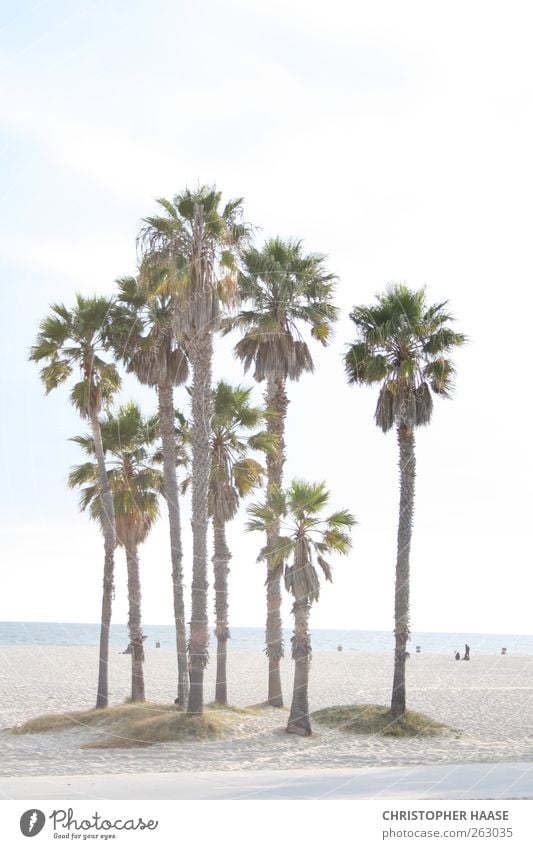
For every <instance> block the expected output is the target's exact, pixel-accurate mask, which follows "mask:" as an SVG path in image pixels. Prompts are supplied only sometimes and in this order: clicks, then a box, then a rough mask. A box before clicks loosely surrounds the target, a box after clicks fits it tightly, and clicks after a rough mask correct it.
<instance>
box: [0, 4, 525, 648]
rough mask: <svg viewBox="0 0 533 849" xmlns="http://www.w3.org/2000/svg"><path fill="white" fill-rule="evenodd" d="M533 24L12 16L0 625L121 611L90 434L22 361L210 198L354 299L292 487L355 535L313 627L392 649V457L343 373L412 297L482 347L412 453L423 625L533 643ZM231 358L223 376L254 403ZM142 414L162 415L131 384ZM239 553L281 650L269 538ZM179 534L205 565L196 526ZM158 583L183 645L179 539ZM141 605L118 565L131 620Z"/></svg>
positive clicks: (242, 582)
mask: <svg viewBox="0 0 533 849" xmlns="http://www.w3.org/2000/svg"><path fill="white" fill-rule="evenodd" d="M528 7H529V4H528V3H526V2H523V3H522V2H510V3H506V4H501V3H492V2H486V0H485V2H464V0H462V2H454V0H452V2H450V0H449V1H448V2H447V3H428V2H427V0H421V2H409V0H403V1H402V2H401V3H398V2H397V0H393V2H380V0H374V2H370V1H369V0H366V2H349V3H348V2H339V0H329V2H327V3H324V2H322V3H316V2H312V0H311V2H310V0H305V2H304V0H301V2H300V0H284V2H281V0H264V2H263V0H224V2H217V0H204V2H202V3H188V2H179V0H178V2H176V0H172V2H171V0H167V2H166V1H165V0H151V2H150V3H148V2H140V0H128V2H126V1H125V0H114V1H113V2H112V3H109V2H103V0H92V2H91V3H86V2H80V0H68V2H67V0H48V2H47V0H42V2H31V3H30V2H27V0H2V2H1V3H0V8H1V10H2V16H1V18H2V24H1V27H0V40H1V48H2V50H1V60H0V62H1V74H0V121H1V130H2V147H1V150H2V156H1V161H0V168H1V180H2V204H1V216H2V220H1V222H0V233H1V240H0V242H1V244H0V272H1V277H0V279H1V285H2V296H3V309H2V311H1V312H0V320H1V322H2V328H1V329H2V332H1V335H0V339H1V344H2V352H1V359H0V364H1V369H2V394H1V399H2V413H1V433H2V441H1V450H2V457H1V470H2V482H3V485H2V487H1V491H0V498H1V510H0V517H1V557H2V564H3V568H2V575H3V578H2V585H3V587H2V592H1V593H0V619H24V620H33V619H36V620H51V621H56V620H60V621H97V620H98V619H99V612H100V590H101V573H102V543H101V538H100V534H99V532H98V529H97V527H96V526H94V525H92V524H91V523H90V522H89V520H88V519H87V518H86V517H85V516H84V515H80V514H79V512H78V509H77V496H76V494H75V493H73V492H71V491H69V490H68V489H67V487H66V478H67V475H68V471H69V468H70V466H71V465H72V464H73V463H76V462H77V461H78V460H79V456H80V455H79V452H78V450H77V448H76V447H75V446H74V445H72V444H71V443H69V442H68V441H67V440H68V438H69V437H70V436H72V435H74V434H77V433H80V432H82V433H83V432H86V430H87V428H86V425H85V424H83V423H81V422H80V420H79V419H78V417H77V415H76V414H75V412H74V411H73V410H72V409H71V407H70V405H69V402H68V392H67V390H66V389H65V390H58V391H56V392H55V393H53V394H52V395H51V396H49V397H48V398H45V397H44V396H43V391H42V387H41V384H40V381H39V377H38V370H37V368H36V367H35V365H33V364H30V363H28V362H27V355H28V350H29V347H30V345H31V344H32V342H33V340H34V337H35V333H36V330H37V325H38V322H39V320H40V318H41V317H42V316H43V315H44V314H45V313H46V311H47V309H48V305H49V303H50V302H51V301H55V300H64V301H65V302H66V303H71V302H72V299H73V294H74V292H75V291H76V290H80V291H82V292H84V293H92V292H98V293H111V292H112V291H113V281H114V279H115V277H117V276H119V275H123V274H126V273H131V272H134V270H135V236H136V233H137V230H138V227H139V221H140V219H141V218H142V217H143V216H145V215H148V214H150V213H151V212H152V211H153V209H154V202H153V199H154V198H155V197H157V196H159V195H168V196H171V195H172V194H173V193H175V192H177V191H179V190H180V189H182V188H183V187H185V186H186V185H189V186H194V185H196V183H197V182H198V181H200V182H214V181H216V183H217V185H218V187H219V188H220V189H221V190H222V191H223V192H224V195H225V196H226V197H232V196H236V195H238V196H240V195H243V196H244V197H245V208H246V216H247V218H248V220H249V221H251V222H253V223H254V224H256V225H258V226H260V227H261V228H262V231H261V233H260V234H259V239H260V240H262V239H263V238H265V237H269V236H273V235H276V234H279V235H281V236H283V237H300V238H302V239H303V240H304V243H305V246H306V248H307V249H308V250H310V251H320V252H324V253H326V254H328V256H329V266H330V268H331V270H332V271H334V272H336V273H337V274H338V275H339V285H338V293H337V302H338V305H339V307H340V308H341V310H342V319H341V320H340V321H339V324H338V327H337V329H336V336H335V341H334V344H333V345H332V346H331V348H329V349H327V350H322V349H320V350H319V349H318V348H317V347H316V346H315V347H314V352H313V353H314V356H315V364H316V372H315V374H314V375H313V376H305V377H304V378H303V379H302V380H301V381H300V382H299V383H298V384H291V385H290V386H289V396H290V401H291V403H290V406H289V417H288V438H287V442H288V461H287V467H286V471H287V478H289V477H290V476H292V475H298V476H302V477H305V478H308V479H319V480H321V479H325V480H326V481H327V483H328V485H329V487H330V489H331V492H332V499H333V504H334V506H338V507H343V506H346V507H349V508H350V509H351V510H352V511H353V512H354V513H355V514H356V515H357V517H358V520H359V525H358V527H357V529H356V530H355V532H354V548H353V553H352V555H351V556H350V558H346V559H345V562H344V560H342V559H341V560H339V561H338V562H336V563H335V582H334V584H333V585H327V586H326V587H325V589H324V592H323V596H322V598H321V600H320V603H319V604H318V605H317V606H316V607H315V609H314V610H313V613H312V625H314V626H315V627H345V628H356V629H357V628H363V629H367V628H376V629H388V628H392V608H393V574H394V563H395V546H396V523H397V509H398V469H397V454H396V441H395V437H394V435H393V434H392V433H391V434H389V435H387V436H385V435H383V434H382V433H381V432H380V431H378V430H377V428H376V427H375V425H374V423H373V412H374V407H375V397H376V392H375V391H370V390H363V389H358V388H352V387H348V386H347V385H346V384H345V380H344V376H343V369H342V362H341V355H342V351H343V349H344V346H345V344H346V343H347V342H348V341H349V340H350V339H351V338H353V334H352V329H351V326H350V325H351V323H350V321H349V319H348V312H349V310H350V308H351V307H352V306H353V305H354V304H356V303H366V302H369V301H371V300H372V298H373V297H374V295H375V293H376V292H377V291H379V290H381V289H382V288H383V287H384V286H385V285H386V284H387V283H388V282H391V281H404V282H406V283H408V284H409V285H410V286H412V287H420V286H423V285H426V286H427V295H428V299H429V300H431V301H437V300H441V299H445V298H449V300H450V302H451V307H452V310H453V312H454V313H455V315H456V316H457V328H458V329H460V330H462V331H464V332H466V333H468V334H469V336H470V337H471V342H470V344H469V346H468V347H467V348H465V349H464V350H463V351H461V353H460V355H459V356H458V357H457V360H456V362H457V368H458V377H457V390H456V395H455V398H454V400H453V401H442V402H440V401H438V400H437V401H436V403H435V411H434V418H433V423H432V424H431V426H430V427H429V428H427V429H425V430H423V431H420V432H419V433H418V436H417V462H418V466H417V494H416V509H415V528H414V536H413V548H412V623H413V627H414V628H415V629H418V630H435V631H437V630H447V631H453V630H459V631H460V630H463V631H470V632H472V631H493V632H510V633H518V632H523V633H531V632H532V631H533V627H532V615H531V598H532V596H533V578H532V574H533V573H532V569H531V554H530V549H531V542H530V527H531V518H530V516H531V495H532V469H531V441H532V440H531V419H530V417H529V415H528V412H529V410H530V407H531V405H530V400H529V393H530V372H529V366H528V363H529V359H530V340H529V321H530V314H531V305H532V294H531V292H532V286H531V284H532V270H533V260H532V251H531V240H532V230H533V214H532V198H533V164H532V163H533V120H532V119H533V105H532V104H533V54H532V52H531V43H530V39H531V24H532V21H531V20H530V12H529V8H528ZM524 322H525V323H524ZM231 344H232V343H230V342H226V341H225V342H224V343H219V344H218V345H217V349H216V364H215V369H216V374H217V376H225V377H226V378H229V379H231V380H232V381H233V382H239V381H240V382H244V383H245V384H247V385H251V382H252V381H251V378H250V377H247V378H243V375H242V373H241V371H240V366H239V365H238V364H237V363H236V361H234V360H233V358H232V356H231ZM259 392H260V390H258V396H257V397H259ZM123 398H124V399H125V400H127V399H128V398H135V399H138V400H140V401H142V403H143V405H144V406H145V408H146V409H147V410H151V409H153V408H154V405H155V401H154V397H153V396H152V394H151V393H150V392H148V391H146V390H141V389H140V387H138V386H137V385H136V384H135V382H134V381H132V380H128V381H127V382H126V385H125V391H124V395H123ZM176 402H177V405H178V406H184V405H185V403H186V400H185V393H184V392H183V391H181V392H178V393H177V395H176ZM242 527H243V526H242V520H241V518H239V519H237V520H236V521H235V522H234V523H233V524H232V526H231V529H230V533H229V538H230V547H231V549H232V552H233V555H234V557H233V562H232V572H231V585H230V589H231V599H230V608H231V618H232V621H233V623H234V624H238V625H262V624H263V620H264V588H263V583H264V577H265V575H264V566H262V565H257V564H256V563H255V558H256V554H257V551H258V548H259V546H260V545H261V544H262V540H261V538H260V536H259V535H245V534H244V532H243V529H242ZM184 530H185V547H186V553H187V558H186V559H187V564H189V563H190V533H189V514H188V505H187V504H184ZM141 557H142V580H143V602H144V619H145V621H146V622H148V623H150V622H152V623H155V622H171V621H172V612H171V608H172V604H171V593H170V588H171V584H170V574H169V573H170V565H169V562H168V554H167V527H166V523H165V521H164V520H162V521H161V522H160V523H159V526H158V527H157V529H156V530H155V531H154V532H153V534H152V536H151V538H150V541H149V542H148V543H147V544H146V545H145V546H144V547H143V549H142V551H141ZM189 573H190V570H189V568H187V578H188V579H189ZM187 583H188V587H187V597H188V596H189V580H188V582H187ZM124 586H125V564H124V560H123V554H122V553H119V554H118V556H117V599H116V606H115V611H116V613H115V621H122V622H123V621H125V619H126V604H125V593H124ZM288 611H289V603H288V602H287V603H286V624H287V625H288V624H289V623H290V619H289V616H288Z"/></svg>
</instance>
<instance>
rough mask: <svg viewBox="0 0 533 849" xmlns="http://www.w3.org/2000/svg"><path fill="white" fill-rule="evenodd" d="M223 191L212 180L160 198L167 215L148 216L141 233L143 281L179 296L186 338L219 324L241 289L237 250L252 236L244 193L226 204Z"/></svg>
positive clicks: (180, 330)
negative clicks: (227, 304) (245, 215)
mask: <svg viewBox="0 0 533 849" xmlns="http://www.w3.org/2000/svg"><path fill="white" fill-rule="evenodd" d="M221 198H222V194H221V192H219V191H217V190H216V189H215V188H214V187H211V186H201V187H200V188H198V189H197V190H196V191H190V190H189V189H185V191H183V192H181V193H180V194H178V195H176V196H175V197H174V198H173V200H172V201H170V200H167V199H166V198H158V200H157V203H158V204H159V206H160V207H161V208H162V211H163V214H162V215H153V216H150V217H148V218H145V219H144V226H143V228H142V229H141V232H140V234H139V238H138V244H139V248H140V253H141V281H142V282H143V284H144V285H147V286H148V287H153V286H154V280H156V281H157V285H156V291H157V292H158V293H159V294H170V295H173V296H174V297H175V298H176V301H177V309H176V312H175V323H176V326H177V331H178V333H179V335H180V338H183V339H184V340H185V341H191V340H192V339H193V338H194V336H195V334H197V333H198V332H201V331H202V330H206V329H208V328H209V329H211V330H213V329H215V327H216V324H217V322H218V319H219V314H220V301H221V300H225V299H226V300H229V301H231V300H232V299H233V297H234V296H235V294H236V273H237V260H236V250H237V249H238V248H239V247H240V246H241V245H242V244H243V243H244V242H245V241H246V240H247V238H248V234H249V227H248V226H247V225H246V224H244V223H243V221H242V198H236V199H234V200H231V201H229V202H228V203H226V205H225V206H224V207H223V208H222V209H221V208H220V204H221Z"/></svg>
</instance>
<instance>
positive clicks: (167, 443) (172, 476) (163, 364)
mask: <svg viewBox="0 0 533 849" xmlns="http://www.w3.org/2000/svg"><path fill="white" fill-rule="evenodd" d="M117 285H118V289H119V293H118V296H117V304H116V306H115V308H114V311H113V344H114V348H115V352H116V355H117V357H118V358H119V359H121V360H123V362H124V363H125V364H126V368H127V370H128V371H130V372H133V373H134V374H135V376H136V377H137V379H138V380H139V381H140V383H143V384H145V385H148V386H151V387H154V388H155V389H156V392H157V400H158V408H159V423H160V432H161V447H162V460H163V473H164V476H165V499H166V503H167V509H168V521H169V530H170V559H171V564H172V591H173V601H174V621H175V626H176V649H177V660H178V688H177V691H178V692H177V695H178V699H177V703H178V704H179V705H185V704H186V703H187V696H188V692H189V674H188V668H187V667H188V664H187V634H186V626H185V597H184V580H183V549H182V543H181V517H180V505H179V497H178V482H177V477H176V451H177V446H176V437H175V411H174V387H175V386H179V385H180V384H182V383H185V381H186V380H187V377H188V373H189V368H188V362H187V357H186V355H185V351H184V348H183V346H182V345H181V344H180V342H179V341H178V339H177V338H176V333H175V321H174V312H175V304H174V301H173V298H172V296H171V295H168V294H155V293H154V288H156V287H155V285H154V284H152V286H148V287H147V286H146V285H141V284H140V283H139V281H138V280H136V279H135V278H134V277H122V278H120V279H119V280H117ZM147 289H148V291H147Z"/></svg>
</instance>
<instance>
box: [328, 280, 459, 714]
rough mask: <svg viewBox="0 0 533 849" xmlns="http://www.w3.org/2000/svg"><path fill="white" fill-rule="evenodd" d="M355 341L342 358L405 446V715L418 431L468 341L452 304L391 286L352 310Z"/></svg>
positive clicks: (399, 631) (400, 576)
mask: <svg viewBox="0 0 533 849" xmlns="http://www.w3.org/2000/svg"><path fill="white" fill-rule="evenodd" d="M350 318H351V319H352V321H353V323H354V324H355V327H356V331H357V338H356V341H355V342H354V343H353V344H352V345H350V346H349V347H348V350H347V352H346V354H345V356H344V364H345V368H346V374H347V377H348V381H349V382H350V383H359V384H363V385H372V384H374V383H380V384H381V389H380V392H379V396H378V402H377V407H376V412H375V420H376V424H377V425H378V427H380V428H381V430H382V431H383V432H384V433H386V432H387V431H389V430H391V428H392V427H396V432H397V437H398V445H399V451H400V462H399V465H400V517H399V523H398V550H397V559H396V589H395V613H394V616H395V651H394V679H393V686H392V699H391V713H392V715H393V717H394V718H398V717H400V716H402V715H403V714H404V713H405V709H406V694H405V661H406V657H407V654H406V652H407V641H408V639H409V635H410V625H409V579H410V575H409V571H410V564H409V555H410V549H411V535H412V525H413V509H414V494H415V436H414V432H415V428H417V427H419V426H421V425H427V424H429V422H430V420H431V414H432V410H433V398H432V394H435V395H438V396H440V397H441V398H449V397H450V394H451V391H452V388H453V378H454V374H455V369H454V366H453V363H452V362H451V360H450V359H449V354H450V352H451V351H453V350H454V349H455V348H457V347H458V346H460V345H462V344H463V343H464V342H465V341H466V337H465V336H464V335H463V334H462V333H456V332H455V331H454V330H453V329H452V328H451V327H450V323H451V322H452V321H453V318H452V316H451V315H450V313H449V311H448V307H447V301H444V302H442V303H438V304H433V305H431V306H428V305H427V304H426V297H425V290H424V289H419V290H418V291H412V290H410V289H408V288H407V286H404V285H394V286H391V287H389V288H388V289H387V290H386V292H385V293H384V294H382V295H378V296H377V303H375V304H372V305H371V306H360V307H355V308H354V310H353V312H352V313H351V315H350Z"/></svg>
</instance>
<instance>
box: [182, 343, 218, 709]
mask: <svg viewBox="0 0 533 849" xmlns="http://www.w3.org/2000/svg"><path fill="white" fill-rule="evenodd" d="M190 356H191V362H192V368H193V380H192V387H191V406H192V439H191V441H192V474H191V476H192V552H193V563H192V587H191V589H192V604H191V632H190V634H191V635H190V640H189V657H190V670H191V673H190V674H191V680H190V689H189V702H188V706H187V711H188V713H192V714H201V713H203V708H204V669H205V667H206V666H207V663H208V661H209V651H208V645H209V629H208V622H207V588H208V583H207V527H208V502H207V496H208V488H209V469H210V461H211V452H210V444H209V436H210V433H211V407H212V396H211V366H212V356H213V339H212V334H211V331H204V332H203V333H202V332H199V333H198V334H197V335H196V336H195V337H194V338H193V340H192V341H191V343H190Z"/></svg>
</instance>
